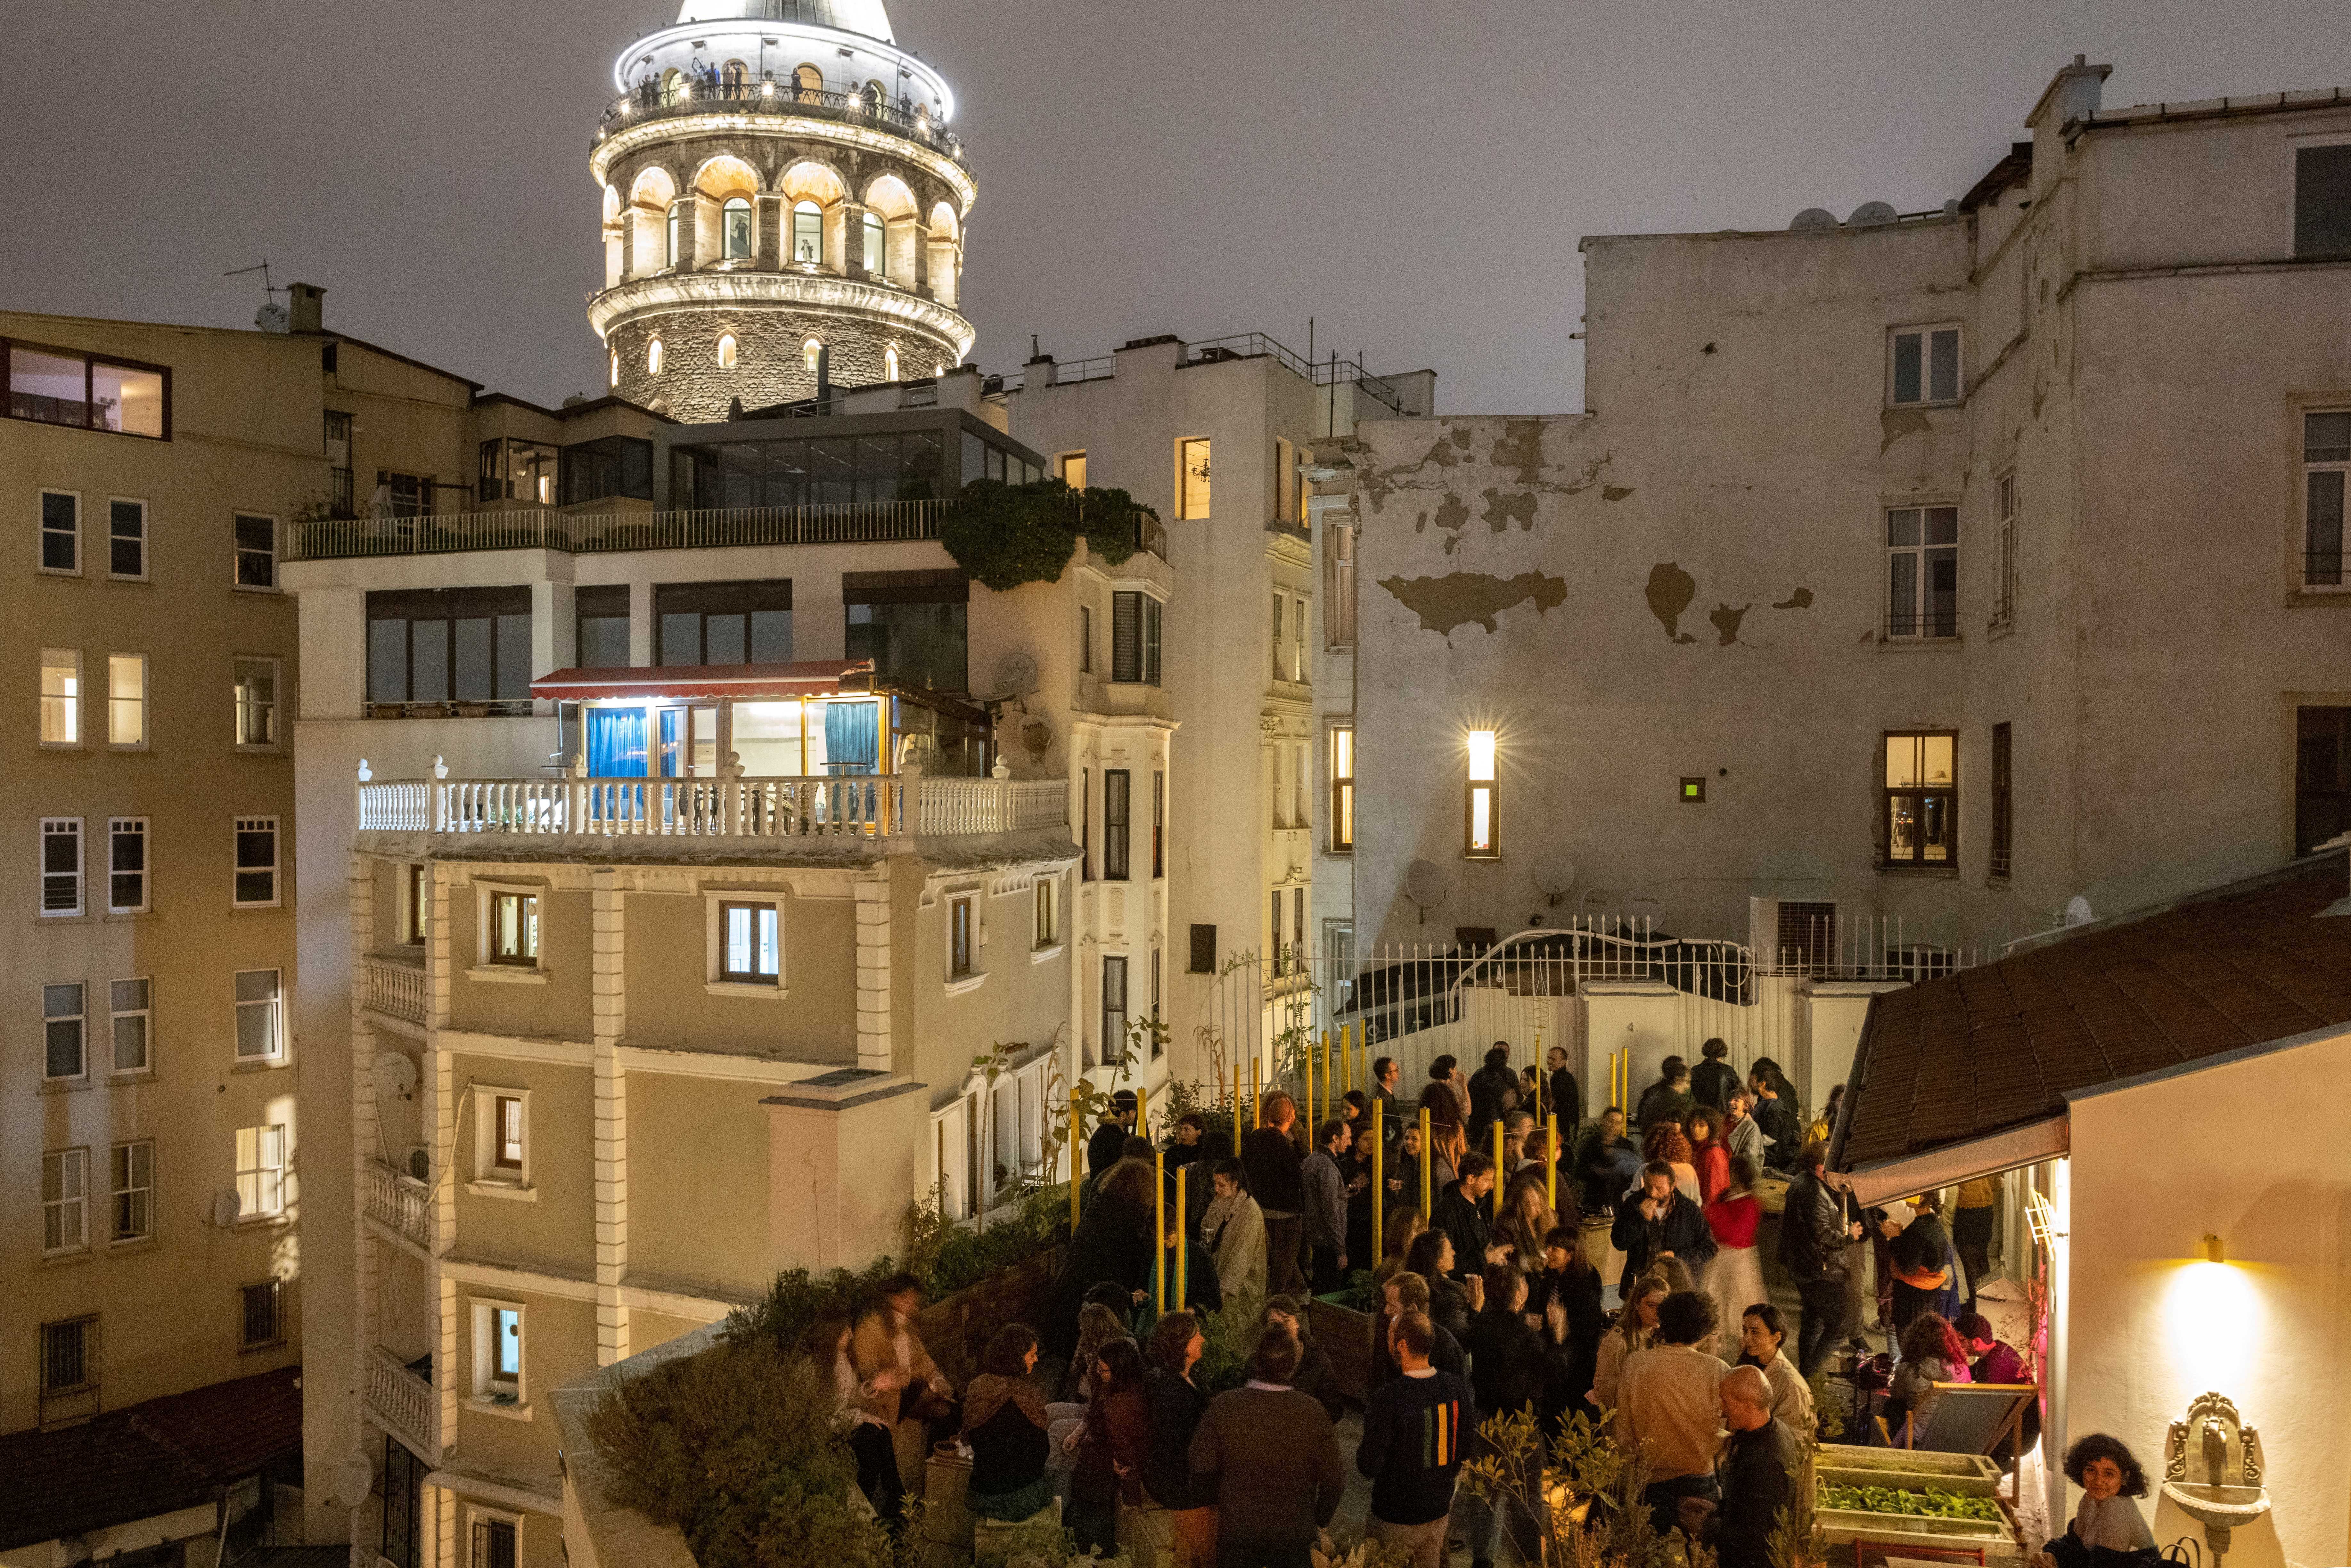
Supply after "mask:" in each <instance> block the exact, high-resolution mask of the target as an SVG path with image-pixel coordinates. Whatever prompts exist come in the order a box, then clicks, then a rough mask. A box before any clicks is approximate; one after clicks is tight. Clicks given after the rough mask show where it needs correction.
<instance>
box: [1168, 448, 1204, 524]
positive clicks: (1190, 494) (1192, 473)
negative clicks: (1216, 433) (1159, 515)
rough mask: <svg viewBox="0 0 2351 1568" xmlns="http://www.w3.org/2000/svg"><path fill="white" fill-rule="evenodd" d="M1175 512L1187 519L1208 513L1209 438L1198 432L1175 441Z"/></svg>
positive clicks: (1176, 514) (1177, 515)
mask: <svg viewBox="0 0 2351 1568" xmlns="http://www.w3.org/2000/svg"><path fill="white" fill-rule="evenodd" d="M1175 459H1176V469H1177V477H1176V500H1175V516H1176V517H1179V518H1182V519H1185V520H1187V521H1188V520H1190V519H1192V518H1195V517H1207V515H1208V438H1207V436H1205V435H1203V436H1196V437H1192V438H1190V439H1187V440H1184V441H1179V442H1177V443H1176V444H1175Z"/></svg>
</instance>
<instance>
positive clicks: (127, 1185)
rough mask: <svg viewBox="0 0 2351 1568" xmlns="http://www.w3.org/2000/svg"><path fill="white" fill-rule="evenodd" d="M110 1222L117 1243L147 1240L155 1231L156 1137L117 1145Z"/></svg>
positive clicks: (112, 1234) (111, 1238)
mask: <svg viewBox="0 0 2351 1568" xmlns="http://www.w3.org/2000/svg"><path fill="white" fill-rule="evenodd" d="M110 1197H111V1198H112V1200H113V1202H112V1215H111V1221H112V1223H111V1225H110V1228H109V1232H108V1237H107V1239H109V1240H110V1241H112V1242H114V1243H116V1244H118V1245H119V1244H120V1243H122V1242H125V1241H144V1240H147V1239H149V1238H151V1237H152V1236H153V1235H154V1234H155V1140H154V1139H152V1138H141V1139H139V1140H138V1141H137V1142H135V1143H129V1144H117V1145H114V1157H113V1190H112V1192H111V1194H110Z"/></svg>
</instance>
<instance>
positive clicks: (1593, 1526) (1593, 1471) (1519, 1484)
mask: <svg viewBox="0 0 2351 1568" xmlns="http://www.w3.org/2000/svg"><path fill="white" fill-rule="evenodd" d="M1606 1420H1607V1417H1606V1416H1603V1417H1602V1418H1601V1419H1600V1420H1599V1421H1597V1422H1595V1421H1594V1420H1593V1418H1592V1417H1591V1416H1588V1415H1586V1414H1584V1413H1583V1412H1582V1411H1578V1412H1576V1413H1575V1414H1574V1415H1573V1416H1570V1417H1569V1418H1568V1420H1567V1422H1566V1424H1565V1425H1563V1426H1562V1427H1561V1428H1560V1431H1559V1434H1558V1436H1557V1437H1553V1438H1552V1439H1551V1440H1549V1441H1548V1442H1546V1441H1545V1440H1544V1437H1543V1432H1542V1427H1541V1423H1540V1422H1538V1421H1537V1420H1536V1419H1535V1416H1534V1414H1533V1412H1531V1411H1529V1410H1519V1411H1514V1412H1510V1413H1507V1414H1503V1415H1499V1416H1489V1417H1488V1418H1487V1419H1486V1420H1485V1421H1484V1422H1483V1423H1481V1424H1480V1425H1479V1428H1478V1433H1479V1437H1483V1438H1484V1439H1485V1444H1484V1451H1483V1452H1481V1453H1479V1455H1478V1456H1477V1457H1476V1458H1472V1459H1470V1460H1469V1461H1468V1463H1466V1464H1464V1465H1463V1466H1462V1467H1461V1486H1462V1490H1465V1491H1467V1492H1468V1494H1469V1495H1470V1496H1472V1497H1474V1498H1476V1499H1478V1500H1479V1501H1481V1502H1484V1503H1485V1504H1487V1505H1488V1506H1489V1507H1490V1508H1497V1509H1500V1510H1502V1511H1504V1512H1505V1513H1506V1514H1507V1515H1510V1516H1515V1517H1516V1518H1518V1519H1520V1520H1521V1521H1531V1523H1532V1525H1533V1528H1534V1529H1535V1531H1537V1532H1538V1533H1539V1535H1540V1536H1541V1542H1540V1545H1541V1561H1543V1562H1545V1563H1572V1564H1574V1565H1575V1568H1666V1563H1667V1545H1666V1542H1664V1541H1663V1540H1662V1539H1661V1538H1660V1537H1659V1536H1658V1535H1657V1533H1656V1531H1655V1530H1653V1529H1652V1528H1651V1527H1650V1522H1649V1510H1648V1507H1647V1505H1646V1503H1644V1502H1643V1501H1642V1500H1641V1494H1642V1492H1643V1491H1644V1490H1646V1489H1647V1487H1648V1484H1649V1467H1648V1465H1647V1464H1646V1462H1645V1461H1644V1460H1643V1459H1642V1458H1641V1457H1640V1456H1639V1455H1637V1454H1627V1453H1625V1451H1624V1449H1622V1448H1619V1447H1617V1445H1616V1442H1615V1439H1614V1438H1613V1437H1610V1436H1609V1435H1608V1431H1607V1427H1606ZM1702 1554H1703V1555H1705V1556H1707V1557H1708V1559H1709V1561H1710V1560H1711V1553H1702ZM1692 1568H1698V1565H1697V1564H1696V1561H1695V1559H1693V1564H1692Z"/></svg>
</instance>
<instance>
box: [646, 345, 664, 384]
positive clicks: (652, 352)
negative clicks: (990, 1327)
mask: <svg viewBox="0 0 2351 1568" xmlns="http://www.w3.org/2000/svg"><path fill="white" fill-rule="evenodd" d="M661 361H662V350H661V340H660V339H659V338H655V339H654V340H653V341H652V342H650V343H647V344H646V345H645V374H647V375H649V376H657V375H659V374H661Z"/></svg>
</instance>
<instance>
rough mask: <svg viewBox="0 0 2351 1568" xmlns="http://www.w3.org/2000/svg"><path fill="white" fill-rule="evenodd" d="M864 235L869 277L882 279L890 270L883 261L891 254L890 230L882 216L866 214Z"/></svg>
mask: <svg viewBox="0 0 2351 1568" xmlns="http://www.w3.org/2000/svg"><path fill="white" fill-rule="evenodd" d="M863 234H864V239H865V244H864V253H865V254H864V262H865V270H866V272H867V273H868V274H869V275H871V276H872V277H882V276H883V275H884V274H886V273H887V272H888V271H889V270H890V269H889V266H888V264H887V263H886V262H885V261H884V259H883V258H884V257H885V256H887V255H888V254H889V238H890V230H889V227H888V225H885V224H883V221H882V214H879V213H874V212H869V213H867V214H865V223H864V225H863Z"/></svg>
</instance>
